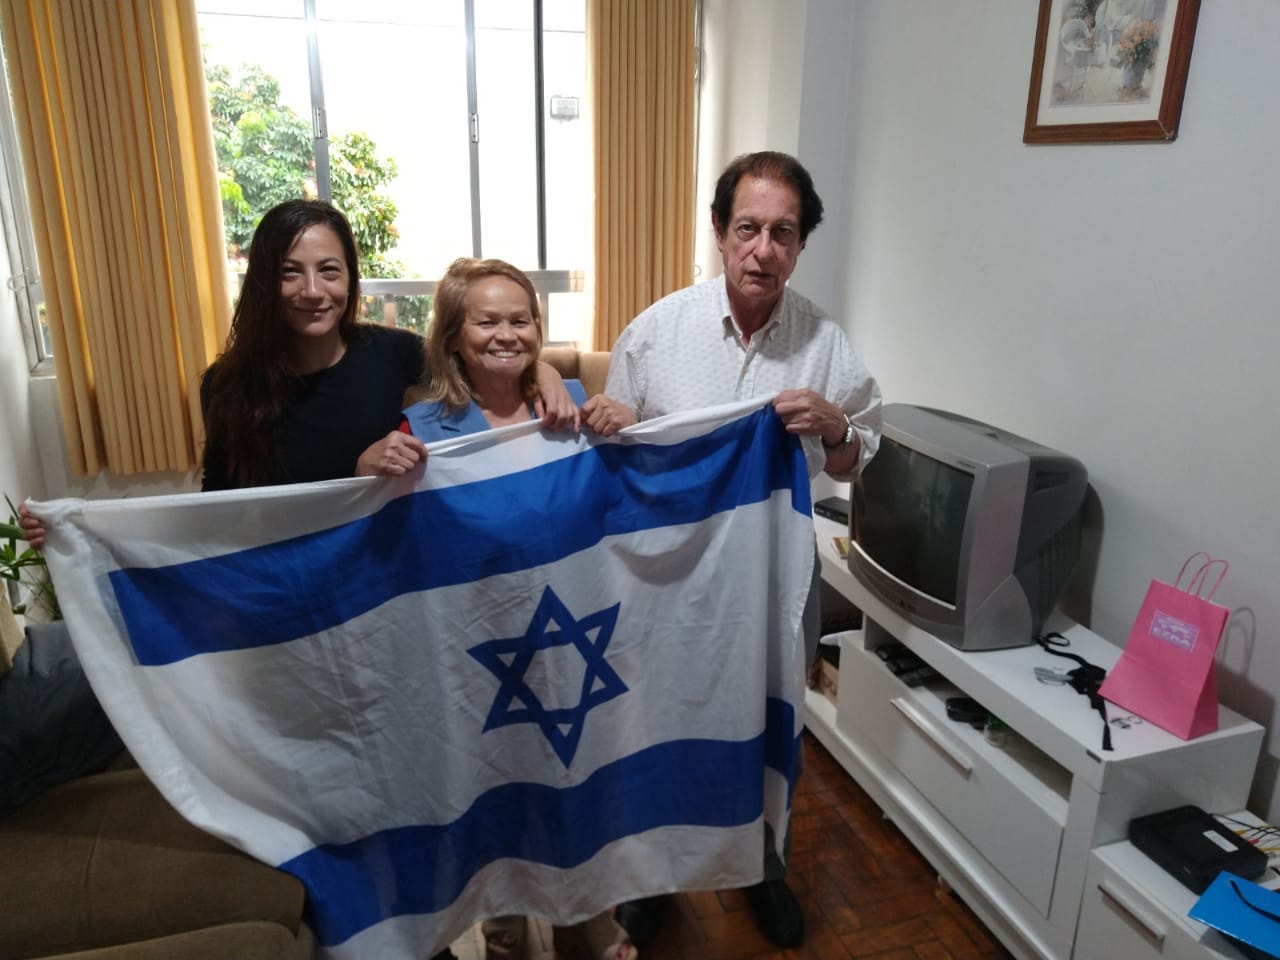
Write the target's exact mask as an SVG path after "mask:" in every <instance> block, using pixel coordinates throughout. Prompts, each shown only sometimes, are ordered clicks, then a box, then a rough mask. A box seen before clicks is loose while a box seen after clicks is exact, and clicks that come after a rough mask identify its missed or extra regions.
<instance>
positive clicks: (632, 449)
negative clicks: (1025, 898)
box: [34, 400, 814, 958]
mask: <svg viewBox="0 0 1280 960" xmlns="http://www.w3.org/2000/svg"><path fill="white" fill-rule="evenodd" d="M429 451H430V453H429V458H428V462H427V466H426V468H425V470H418V471H415V472H414V473H413V475H411V476H410V477H406V478H399V479H395V480H378V479H351V480H339V481H332V482H329V483H318V484H300V485H295V486H288V487H266V488H258V489H252V490H241V491H227V492H224V493H204V494H186V495H181V496H167V497H153V498H144V499H135V500H115V501H97V502H88V501H83V500H58V501H52V502H49V503H45V504H36V505H34V509H35V512H36V513H37V514H38V515H40V516H42V517H44V518H46V520H47V522H48V526H49V529H50V535H49V537H48V547H47V557H48V560H49V566H50V568H51V570H52V573H53V577H54V581H55V583H56V586H57V589H58V593H59V597H60V599H61V601H62V607H63V610H64V611H65V615H66V618H67V621H68V625H69V627H70V629H71V633H72V637H73V639H74V641H75V645H76V649H77V651H78V653H79V655H80V658H81V660H82V661H83V663H84V667H85V670H86V671H87V673H88V675H89V678H90V680H91V682H92V684H93V687H94V689H95V691H96V692H97V694H98V696H99V698H100V699H101V700H102V703H103V706H104V707H105V708H106V710H107V713H108V714H109V715H110V717H111V719H112V721H113V722H114V723H115V725H116V727H117V729H118V730H119V732H120V734H121V736H122V737H123V739H124V741H125V743H126V744H127V745H128V747H129V749H130V750H131V751H132V753H133V755H134V756H135V757H136V758H137V760H138V762H139V764H140V765H141V766H142V768H143V769H144V770H145V771H146V773H147V775H148V776H149V777H150V778H151V780H152V781H153V782H154V783H155V784H156V786H157V787H158V788H159V789H160V790H161V791H162V792H163V794H164V795H165V797H166V798H167V799H168V800H169V802H170V803H172V804H173V805H174V807H176V808H177V809H178V810H179V811H180V812H181V813H182V814H183V815H184V816H185V817H187V818H188V819H189V820H190V821H191V822H192V823H194V824H196V825H197V826H199V827H201V828H203V829H204V830H207V831H209V832H210V833H213V834H215V835H217V836H219V837H222V838H223V839H225V840H227V841H229V842H230V843H232V844H234V845H235V846H237V847H239V848H241V849H243V850H245V851H247V852H248V853H249V854H251V855H253V856H255V857H257V858H259V859H261V860H263V861H266V862H267V863H270V864H273V865H276V866H278V867H279V868H280V869H282V870H285V871H288V872H289V873H291V874H293V875H295V876H297V877H298V878H299V879H300V880H301V881H302V883H303V884H304V885H305V887H306V891H307V899H308V910H309V914H308V919H309V922H310V924H311V926H312V928H313V930H314V932H315V934H316V938H317V940H318V942H319V943H320V944H321V946H322V948H323V951H324V952H325V953H326V955H328V956H333V957H413V958H420V957H423V956H430V955H431V954H432V953H434V952H435V951H437V950H439V949H442V948H443V947H444V946H446V945H447V944H448V943H450V942H451V941H452V940H453V939H455V938H456V937H457V936H459V935H460V934H461V933H462V932H464V931H465V930H466V929H467V927H468V926H470V925H471V924H472V923H474V922H475V921H476V920H478V919H481V918H484V917H488V916H495V915H501V914H537V915H541V916H544V917H546V918H548V919H550V920H552V921H553V922H556V923H573V922H576V921H579V920H582V919H585V918H587V917H589V916H592V915H594V914H596V913H599V912H600V911H601V910H603V909H605V908H607V907H609V906H611V905H613V904H616V903H618V902H620V901H623V900H629V899H632V898H635V897H640V896H648V895H652V894H657V893H663V892H670V891H675V890H690V889H692V890H710V889H722V888H729V887H740V886H745V885H747V884H751V883H754V882H756V881H758V880H759V879H761V876H762V854H763V852H764V828H765V825H766V824H768V825H770V826H771V827H772V829H773V833H774V835H775V836H776V837H779V838H780V837H782V836H784V834H785V832H786V821H787V816H788V811H789V802H790V796H791V791H792V787H793V785H794V776H795V772H794V771H795V761H796V758H797V754H798V751H799V736H800V733H801V727H802V715H801V711H800V710H799V709H798V705H799V702H800V698H801V695H802V674H803V668H804V662H803V661H804V645H803V642H802V638H801V636H800V631H801V614H802V611H803V608H804V605H805V599H806V595H807V592H808V589H809V585H810V578H811V574H812V569H813V562H814V549H813V536H814V535H813V526H812V523H811V521H810V505H809V482H808V475H807V471H806V466H805V459H804V456H803V454H802V452H801V448H800V445H799V443H798V442H797V440H796V438H795V437H794V436H791V435H789V434H787V433H786V431H785V430H784V429H783V428H782V425H781V423H780V422H779V420H778V419H777V417H776V416H775V414H774V413H773V410H772V408H771V407H770V406H769V404H768V401H767V400H766V401H764V402H763V403H762V402H761V401H749V402H747V403H740V404H734V405H730V406H725V407H717V408H714V409H708V410H703V411H695V412H693V413H689V414H681V415H675V416H671V417H665V418H662V419H661V420H654V421H651V422H649V423H645V424H639V425H637V426H636V427H633V428H630V429H629V430H627V431H624V432H623V433H622V434H619V435H618V436H616V437H614V438H610V439H608V440H604V439H601V438H599V437H596V436H594V435H591V434H589V433H588V432H586V431H584V432H583V433H582V434H581V435H577V436H575V435H573V434H572V433H570V432H557V433H549V432H545V431H542V430H540V429H539V428H538V425H537V424H536V423H530V424H529V425H523V424H522V425H518V426H514V427H508V428H504V429H500V430H494V431H489V432H487V433H481V434H476V435H473V436H469V437H461V438H458V439H450V440H447V441H444V442H442V443H439V444H434V445H432V446H431V447H430V448H429Z"/></svg>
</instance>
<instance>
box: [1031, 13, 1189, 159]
mask: <svg viewBox="0 0 1280 960" xmlns="http://www.w3.org/2000/svg"><path fill="white" fill-rule="evenodd" d="M1199 13H1200V0H1040V16H1039V18H1038V21H1037V23H1036V45H1035V55H1034V57H1033V58H1032V62H1031V91H1030V93H1029V94H1028V96H1027V120H1026V126H1025V127H1024V128H1023V131H1022V140H1023V142H1024V143H1118V142H1123V141H1135V140H1157V141H1169V140H1172V139H1174V137H1176V136H1177V135H1178V121H1179V119H1180V117H1181V116H1182V96H1183V93H1185V91H1186V88H1187V68H1188V66H1189V65H1190V62H1191V43H1192V41H1193V40H1194V38H1195V34H1196V18H1197V16H1198V15H1199Z"/></svg>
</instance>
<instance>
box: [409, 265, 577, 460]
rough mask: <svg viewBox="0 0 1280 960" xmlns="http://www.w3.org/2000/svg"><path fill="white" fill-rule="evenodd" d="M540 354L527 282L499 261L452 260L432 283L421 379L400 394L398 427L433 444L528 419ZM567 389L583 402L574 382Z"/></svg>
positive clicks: (538, 322) (537, 319) (538, 324)
mask: <svg viewBox="0 0 1280 960" xmlns="http://www.w3.org/2000/svg"><path fill="white" fill-rule="evenodd" d="M541 351H542V310H541V308H540V307H539V305H538V295H537V292H536V291H535V290H534V288H533V283H532V282H531V281H530V280H529V278H528V277H527V276H525V274H524V273H523V272H522V271H521V270H519V269H518V268H516V267H513V266H512V265H511V264H509V263H507V262H506V261H504V260H476V259H473V258H470V257H464V258H462V259H461V260H455V261H454V262H453V263H452V264H451V265H450V266H449V269H448V270H446V271H445V274H444V276H443V277H442V278H441V279H440V282H439V283H438V284H437V285H436V294H435V304H434V307H433V310H432V318H431V326H430V327H429V328H428V330H427V343H426V373H425V374H424V375H423V378H422V380H421V381H420V382H419V384H418V385H417V386H415V387H414V388H412V389H411V390H410V391H409V392H408V393H407V394H406V396H405V403H406V404H407V408H406V409H405V411H404V424H402V426H401V429H402V430H404V431H405V432H406V433H412V434H413V435H414V436H416V437H418V438H419V439H421V440H423V441H424V442H427V443H430V442H432V441H434V440H442V439H444V438H446V437H450V436H458V435H461V434H467V433H476V432H479V431H481V430H489V429H492V428H494V427H505V426H509V425H510V424H513V423H521V422H523V421H526V420H530V419H533V418H534V416H535V414H534V409H533V400H534V399H535V397H536V391H535V379H534V371H535V368H536V365H537V360H538V355H539V353H541ZM565 389H567V390H568V391H569V396H570V397H572V398H573V400H574V401H575V402H576V403H579V404H582V403H585V402H586V399H587V397H586V393H585V392H584V391H583V389H582V384H581V383H579V382H578V381H577V380H566V381H565ZM574 426H575V427H576V426H577V423H575V424H574Z"/></svg>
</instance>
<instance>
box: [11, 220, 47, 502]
mask: <svg viewBox="0 0 1280 960" xmlns="http://www.w3.org/2000/svg"><path fill="white" fill-rule="evenodd" d="M0 264H2V265H3V267H2V268H0V276H4V277H7V276H9V270H8V264H9V257H8V251H7V250H6V249H5V239H4V231H3V230H0ZM14 296H15V295H14V293H13V291H12V290H10V289H8V287H0V493H3V494H7V495H8V496H9V497H10V499H12V500H13V502H14V503H18V502H20V501H21V500H23V499H24V498H25V497H27V496H43V495H44V482H43V478H42V475H41V471H40V467H39V462H38V459H37V457H36V441H35V430H34V427H33V425H32V422H31V408H30V402H29V400H28V394H27V381H28V379H29V376H28V360H27V350H26V345H25V344H24V343H23V339H22V324H21V320H20V319H19V317H18V305H17V302H16V300H15V299H14ZM3 504H4V501H3V500H2V499H0V520H3V519H6V518H7V517H8V511H7V508H6V507H4V506H3Z"/></svg>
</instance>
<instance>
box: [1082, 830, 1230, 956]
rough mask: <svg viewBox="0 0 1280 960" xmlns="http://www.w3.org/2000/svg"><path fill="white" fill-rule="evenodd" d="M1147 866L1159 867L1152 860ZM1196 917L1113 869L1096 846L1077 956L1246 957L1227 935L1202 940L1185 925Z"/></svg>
mask: <svg viewBox="0 0 1280 960" xmlns="http://www.w3.org/2000/svg"><path fill="white" fill-rule="evenodd" d="M1146 869H1147V870H1148V872H1153V871H1157V870H1158V869H1159V868H1158V867H1156V865H1155V864H1154V863H1148V865H1147V868H1146ZM1185 899H1187V900H1191V899H1194V898H1193V897H1185ZM1190 922H1191V921H1184V920H1182V919H1180V918H1179V917H1177V916H1175V915H1174V914H1173V913H1172V912H1170V910H1169V908H1168V907H1167V906H1165V905H1163V904H1161V903H1160V902H1159V901H1158V900H1156V899H1155V898H1154V897H1151V896H1149V895H1148V894H1147V892H1145V891H1144V890H1143V889H1142V888H1141V885H1140V884H1135V883H1133V882H1132V881H1131V880H1130V879H1129V878H1128V877H1126V876H1125V875H1123V874H1121V873H1119V872H1117V871H1115V870H1113V869H1111V868H1110V867H1109V866H1108V865H1107V864H1105V863H1104V862H1103V861H1102V859H1100V857H1099V854H1098V852H1097V851H1095V852H1094V853H1093V854H1092V855H1091V856H1090V857H1089V870H1088V873H1087V875H1086V877H1085V886H1084V899H1083V901H1082V902H1081V904H1080V922H1079V925H1078V926H1077V928H1076V945H1075V951H1074V952H1073V953H1072V960H1114V958H1116V957H1124V958H1125V960H1242V955H1241V954H1240V953H1239V952H1238V951H1236V950H1235V949H1234V948H1233V947H1231V946H1230V945H1228V944H1227V943H1226V942H1225V941H1224V940H1222V938H1221V937H1217V936H1214V935H1211V936H1212V938H1213V940H1214V946H1209V945H1208V944H1206V943H1202V942H1200V940H1199V938H1198V937H1197V936H1196V935H1195V933H1194V932H1193V931H1191V930H1189V929H1188V928H1187V926H1186V925H1185V924H1189V923H1190Z"/></svg>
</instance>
